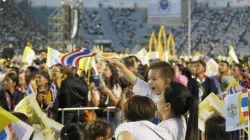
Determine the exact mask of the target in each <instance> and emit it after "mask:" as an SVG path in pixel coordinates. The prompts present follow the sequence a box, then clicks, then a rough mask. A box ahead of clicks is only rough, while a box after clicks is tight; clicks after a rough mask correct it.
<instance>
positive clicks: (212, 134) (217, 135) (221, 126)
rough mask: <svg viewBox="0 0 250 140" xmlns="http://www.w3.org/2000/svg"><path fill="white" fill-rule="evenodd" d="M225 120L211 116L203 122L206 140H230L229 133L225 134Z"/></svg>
mask: <svg viewBox="0 0 250 140" xmlns="http://www.w3.org/2000/svg"><path fill="white" fill-rule="evenodd" d="M225 123H226V120H225V119H224V118H223V117H221V116H212V117H211V118H209V119H207V120H206V122H205V139H206V140H231V139H232V137H231V133H229V132H226V124H225Z"/></svg>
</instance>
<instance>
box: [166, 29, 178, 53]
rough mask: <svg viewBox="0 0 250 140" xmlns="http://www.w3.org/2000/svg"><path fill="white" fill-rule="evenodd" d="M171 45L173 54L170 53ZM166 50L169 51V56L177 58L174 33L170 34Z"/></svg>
mask: <svg viewBox="0 0 250 140" xmlns="http://www.w3.org/2000/svg"><path fill="white" fill-rule="evenodd" d="M170 45H172V54H171V52H170ZM164 49H165V50H167V51H168V54H169V56H175V55H176V52H175V42H174V38H173V35H172V33H169V36H168V42H167V48H164Z"/></svg>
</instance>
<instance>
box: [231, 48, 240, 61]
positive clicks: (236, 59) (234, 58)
mask: <svg viewBox="0 0 250 140" xmlns="http://www.w3.org/2000/svg"><path fill="white" fill-rule="evenodd" d="M229 61H230V63H232V62H233V61H234V62H235V63H237V64H239V60H238V58H237V56H236V53H235V51H234V48H233V46H232V45H230V46H229Z"/></svg>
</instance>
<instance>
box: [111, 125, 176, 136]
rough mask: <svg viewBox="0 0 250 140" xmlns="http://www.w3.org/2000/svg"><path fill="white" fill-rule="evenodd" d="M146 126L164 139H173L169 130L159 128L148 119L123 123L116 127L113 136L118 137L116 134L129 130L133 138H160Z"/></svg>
mask: <svg viewBox="0 0 250 140" xmlns="http://www.w3.org/2000/svg"><path fill="white" fill-rule="evenodd" d="M148 127H150V128H151V129H153V130H154V131H155V132H156V133H157V134H158V135H160V136H161V137H162V138H164V140H174V139H173V135H172V133H171V132H170V131H169V130H165V129H163V128H160V127H158V126H156V125H155V124H153V123H151V122H149V121H138V122H128V123H123V124H121V125H119V126H118V127H117V128H116V130H115V138H116V139H118V136H119V135H120V134H121V133H123V132H129V133H130V134H131V135H132V136H133V137H134V140H162V139H161V138H160V137H159V136H158V135H157V134H156V133H155V132H153V131H152V130H151V129H150V128H148Z"/></svg>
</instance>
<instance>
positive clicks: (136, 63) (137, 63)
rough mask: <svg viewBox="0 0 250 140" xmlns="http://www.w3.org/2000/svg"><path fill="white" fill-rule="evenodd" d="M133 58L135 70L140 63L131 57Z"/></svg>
mask: <svg viewBox="0 0 250 140" xmlns="http://www.w3.org/2000/svg"><path fill="white" fill-rule="evenodd" d="M133 60H134V64H135V70H137V69H138V66H139V64H140V63H139V62H137V61H136V60H135V58H134V57H133Z"/></svg>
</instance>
